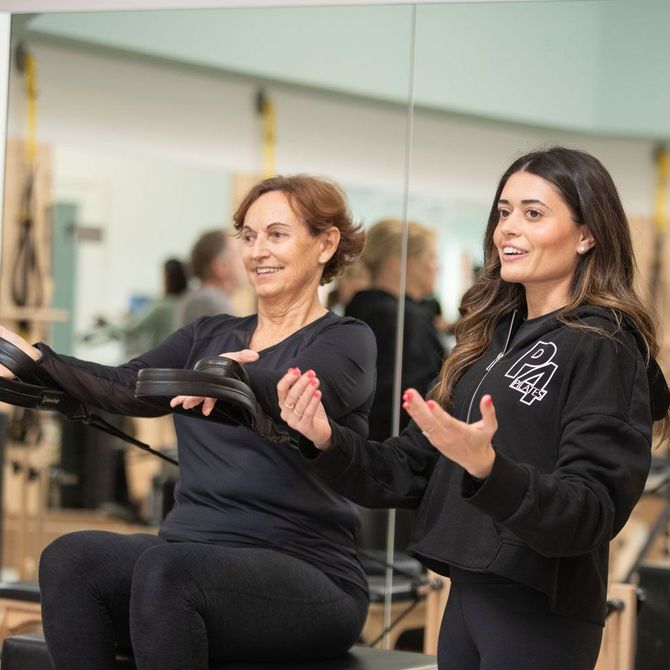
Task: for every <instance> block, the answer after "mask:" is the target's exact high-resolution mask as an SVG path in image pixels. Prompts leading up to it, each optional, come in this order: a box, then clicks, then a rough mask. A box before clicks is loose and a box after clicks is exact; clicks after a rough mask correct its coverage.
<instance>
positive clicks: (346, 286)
mask: <svg viewBox="0 0 670 670" xmlns="http://www.w3.org/2000/svg"><path fill="white" fill-rule="evenodd" d="M369 285H370V272H369V270H368V269H367V267H366V266H365V264H364V263H362V262H361V261H358V262H357V263H354V264H353V265H350V266H349V267H347V268H346V269H345V270H344V272H343V273H342V275H341V276H340V277H339V278H338V279H337V280H336V282H335V288H333V290H332V291H330V293H329V294H328V299H327V301H326V307H328V309H329V310H330V311H331V312H335V314H340V315H344V312H345V309H346V307H347V305H348V304H349V303H350V302H351V299H352V298H353V297H354V295H356V293H358V292H359V291H362V290H364V289H366V288H368V286H369Z"/></svg>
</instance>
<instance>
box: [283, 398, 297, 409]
mask: <svg viewBox="0 0 670 670" xmlns="http://www.w3.org/2000/svg"><path fill="white" fill-rule="evenodd" d="M284 407H286V409H293V408H294V407H295V405H294V404H293V403H291V402H289V401H288V400H287V401H286V402H285V403H284Z"/></svg>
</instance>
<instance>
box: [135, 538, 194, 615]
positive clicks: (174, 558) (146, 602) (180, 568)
mask: <svg viewBox="0 0 670 670" xmlns="http://www.w3.org/2000/svg"><path fill="white" fill-rule="evenodd" d="M193 572H194V566H193V560H192V557H191V556H189V555H188V551H185V545H179V544H172V545H163V546H159V547H152V548H151V549H149V550H147V551H145V552H144V553H143V554H142V556H141V557H140V558H139V560H138V561H137V563H136V564H135V569H134V572H133V587H132V601H133V603H134V605H135V606H136V607H141V608H142V609H144V608H145V607H147V606H151V607H159V608H160V607H162V603H164V602H165V599H169V601H170V602H171V603H179V602H180V601H181V603H182V604H184V605H186V606H189V607H193V608H196V609H197V606H198V600H199V595H200V593H201V590H200V589H199V587H198V585H197V583H196V581H195V579H194V577H193Z"/></svg>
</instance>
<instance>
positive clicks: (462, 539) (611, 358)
mask: <svg viewBox="0 0 670 670" xmlns="http://www.w3.org/2000/svg"><path fill="white" fill-rule="evenodd" d="M574 316H575V317H576V318H577V319H578V321H579V323H580V324H581V325H583V326H587V327H592V328H597V329H602V330H604V331H606V332H607V333H608V334H609V336H604V335H601V334H597V333H594V332H593V331H588V330H584V329H577V328H572V327H566V326H565V325H563V324H561V323H560V322H559V321H558V320H557V319H556V318H555V316H554V315H553V314H551V315H546V316H544V317H540V318H538V319H531V320H529V321H526V322H524V323H523V324H520V323H519V322H520V319H519V318H518V317H517V316H516V315H508V316H507V317H506V318H504V319H503V321H502V322H501V323H500V324H499V326H498V327H497V328H496V330H495V333H494V336H493V339H492V342H491V345H490V347H489V348H488V349H487V351H486V352H485V353H484V355H483V356H482V357H481V358H480V359H479V360H478V361H476V362H475V363H474V364H473V365H472V366H471V367H470V368H468V369H467V370H466V372H465V373H464V375H463V376H462V377H461V379H460V380H459V382H458V384H457V385H456V388H455V391H454V401H453V405H452V408H451V411H452V413H453V415H454V416H456V417H457V418H458V419H461V420H463V421H468V422H473V421H477V420H479V419H480V414H479V402H480V400H481V397H482V396H483V395H484V394H487V393H488V394H491V396H492V397H493V403H494V406H495V408H496V415H497V419H498V430H497V432H496V433H495V435H494V437H493V447H494V449H495V451H496V459H495V463H494V466H493V470H492V471H491V473H490V475H489V476H488V478H487V479H486V480H484V481H483V482H478V481H476V480H475V479H473V478H472V477H470V476H469V475H468V474H467V473H466V472H465V470H463V468H461V467H460V466H458V465H456V464H455V463H454V462H453V461H450V460H449V459H447V458H445V457H443V456H441V455H440V454H439V452H437V451H436V450H435V449H434V448H433V447H432V446H431V445H430V444H429V443H428V441H427V440H426V439H425V438H424V437H423V436H422V434H421V432H420V430H419V429H418V427H417V426H416V425H415V424H414V423H412V424H410V426H409V427H408V428H407V429H406V430H405V431H404V432H403V433H402V434H401V435H400V436H399V437H397V438H392V439H390V440H387V441H386V442H384V443H383V444H382V443H375V442H368V441H366V440H365V439H364V438H362V437H360V436H359V435H356V434H354V433H353V432H352V431H349V430H347V429H346V428H342V427H341V426H339V425H337V424H335V423H332V422H331V425H332V427H333V445H332V447H331V448H330V449H328V450H326V451H325V452H323V453H320V454H319V455H318V456H316V457H314V455H315V454H314V452H310V450H309V447H308V445H304V448H303V452H304V453H305V454H306V455H311V456H312V457H314V458H313V460H312V463H313V465H314V467H315V468H316V469H317V470H318V471H319V473H320V474H321V475H322V476H323V477H324V478H325V479H327V480H328V482H329V483H330V485H331V486H333V487H334V488H335V489H336V490H338V491H340V492H341V493H344V494H345V495H346V496H348V497H350V498H351V499H352V500H354V501H355V502H357V503H359V504H361V505H365V506H368V507H373V506H377V507H382V506H386V507H418V518H417V524H416V527H415V531H414V535H413V538H412V542H411V543H410V546H409V552H410V553H411V554H413V555H414V556H415V557H416V558H418V559H419V560H420V561H422V562H423V563H424V564H425V565H427V566H428V567H430V568H431V569H433V570H435V571H437V572H439V573H441V574H444V575H448V574H449V566H451V565H453V566H458V567H460V568H463V569H466V570H472V571H480V572H487V573H492V574H496V575H501V576H503V577H506V578H509V579H512V580H515V581H517V582H521V583H523V584H526V585H528V586H530V587H532V588H534V589H537V590H539V591H541V592H543V593H545V594H546V595H547V597H548V600H549V604H550V608H551V610H552V611H554V612H557V613H559V614H563V615H567V616H571V617H574V618H577V619H582V620H586V621H591V622H596V623H600V624H602V623H603V622H604V617H605V606H606V589H607V567H608V545H609V542H610V540H611V539H612V538H613V537H614V536H615V535H616V534H617V533H618V532H619V531H620V530H621V528H622V527H623V525H624V524H625V522H626V520H627V519H628V516H629V515H630V513H631V510H632V509H633V507H634V505H635V503H636V502H637V500H638V499H639V497H640V495H641V494H642V491H643V488H644V484H645V481H646V477H647V473H648V469H649V464H650V459H651V451H650V444H651V427H652V417H651V410H650V389H649V383H648V380H647V366H646V364H645V360H644V355H643V353H642V351H641V347H640V344H639V339H640V338H639V337H638V336H637V335H636V334H635V333H634V332H632V331H631V330H627V329H622V328H619V327H618V325H617V323H616V320H615V319H614V316H613V315H612V314H611V312H608V311H607V310H604V309H599V308H593V307H584V308H582V309H580V310H578V312H577V313H576V314H575V315H574ZM655 383H657V384H659V386H660V387H662V388H661V389H660V393H661V396H662V397H663V398H664V399H665V400H664V402H665V407H667V399H666V397H667V386H666V385H665V380H664V379H663V377H662V375H658V377H656V380H655ZM312 449H313V447H312Z"/></svg>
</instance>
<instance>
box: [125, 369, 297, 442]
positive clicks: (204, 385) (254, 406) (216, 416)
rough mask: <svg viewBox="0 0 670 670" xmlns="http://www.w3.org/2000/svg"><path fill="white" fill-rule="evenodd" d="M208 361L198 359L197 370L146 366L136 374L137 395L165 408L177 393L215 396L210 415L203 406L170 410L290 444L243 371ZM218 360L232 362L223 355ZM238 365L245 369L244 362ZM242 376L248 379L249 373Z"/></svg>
mask: <svg viewBox="0 0 670 670" xmlns="http://www.w3.org/2000/svg"><path fill="white" fill-rule="evenodd" d="M209 360H210V359H204V360H202V361H198V363H197V364H196V369H195V370H182V369H174V368H144V369H143V370H140V371H139V373H138V375H137V384H136V385H135V395H136V396H137V397H138V398H141V399H142V400H144V401H145V402H148V403H150V404H153V405H155V406H157V407H162V408H165V407H166V406H169V401H170V399H171V398H174V397H175V396H178V395H192V396H204V397H207V398H216V400H217V403H216V404H215V405H214V409H213V410H212V412H211V414H210V415H209V416H204V415H203V414H202V408H201V406H198V407H195V408H193V409H184V408H183V407H181V406H177V407H174V408H172V410H171V411H172V412H174V413H177V414H184V415H186V416H191V417H197V418H201V419H205V420H210V421H212V420H213V421H219V422H221V423H226V424H230V425H233V426H246V427H247V428H251V429H252V430H254V431H256V433H258V434H259V435H260V436H261V437H263V438H264V439H266V440H269V441H270V442H274V443H281V444H289V443H290V437H289V435H288V433H287V432H285V431H283V430H281V429H279V428H278V427H277V426H276V425H275V423H274V422H273V421H272V419H271V418H270V417H269V416H268V415H267V414H265V412H264V411H263V410H262V408H261V407H260V405H259V404H258V402H257V400H256V397H255V396H254V393H253V391H252V390H251V388H250V387H249V386H248V385H247V384H246V383H245V382H244V381H242V380H240V379H239V378H238V376H240V375H242V373H240V372H235V373H233V372H231V370H232V369H233V368H231V366H229V365H227V364H225V365H206V364H204V363H205V362H206V361H209ZM217 360H228V361H230V359H222V358H220V357H218V358H217ZM230 362H232V363H235V361H230ZM235 365H236V366H237V368H239V369H240V370H242V371H243V368H242V366H241V365H238V364H237V363H235ZM242 376H243V378H245V379H246V373H244V374H243V375H242Z"/></svg>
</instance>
